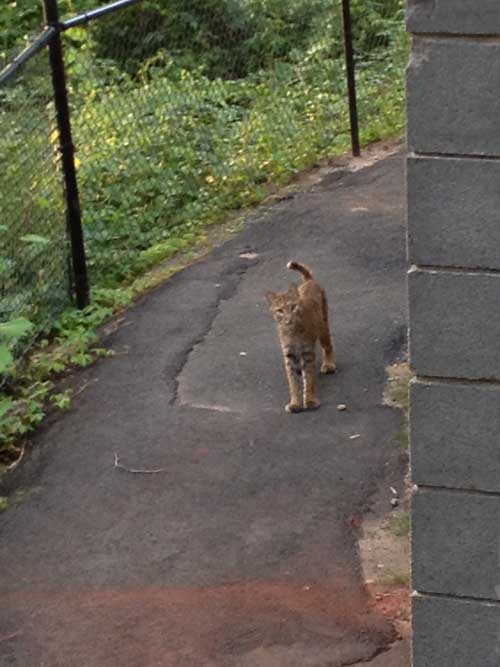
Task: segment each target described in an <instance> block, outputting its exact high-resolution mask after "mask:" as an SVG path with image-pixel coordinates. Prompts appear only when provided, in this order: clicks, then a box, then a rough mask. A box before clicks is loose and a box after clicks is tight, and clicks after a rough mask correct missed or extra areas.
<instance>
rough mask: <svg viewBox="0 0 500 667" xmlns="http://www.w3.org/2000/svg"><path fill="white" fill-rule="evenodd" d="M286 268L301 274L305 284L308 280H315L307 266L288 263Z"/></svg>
mask: <svg viewBox="0 0 500 667" xmlns="http://www.w3.org/2000/svg"><path fill="white" fill-rule="evenodd" d="M286 268H287V269H291V270H292V271H298V272H299V273H301V274H302V279H303V280H304V282H305V281H306V280H313V274H312V273H311V271H310V270H309V269H308V268H307V266H304V265H303V264H300V262H288V264H287V265H286Z"/></svg>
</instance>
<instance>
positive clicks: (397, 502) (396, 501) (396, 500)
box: [391, 498, 399, 507]
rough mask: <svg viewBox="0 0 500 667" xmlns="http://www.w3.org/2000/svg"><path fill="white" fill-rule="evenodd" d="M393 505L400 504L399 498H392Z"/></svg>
mask: <svg viewBox="0 0 500 667" xmlns="http://www.w3.org/2000/svg"><path fill="white" fill-rule="evenodd" d="M391 505H392V506H393V507H397V506H398V505H399V500H398V499H397V498H391Z"/></svg>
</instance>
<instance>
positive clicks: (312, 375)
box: [266, 262, 336, 412]
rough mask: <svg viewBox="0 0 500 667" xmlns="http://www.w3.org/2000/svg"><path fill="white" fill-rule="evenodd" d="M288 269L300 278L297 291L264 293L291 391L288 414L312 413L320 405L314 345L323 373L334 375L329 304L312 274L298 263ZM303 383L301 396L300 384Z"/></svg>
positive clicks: (293, 289)
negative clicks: (276, 331)
mask: <svg viewBox="0 0 500 667" xmlns="http://www.w3.org/2000/svg"><path fill="white" fill-rule="evenodd" d="M287 267H288V268H289V269H291V270H293V271H298V272H299V273H300V274H301V275H302V284H301V285H300V287H297V285H295V284H292V285H290V287H289V288H288V291H287V292H284V293H275V292H267V294H266V297H267V300H268V302H269V305H270V308H271V313H272V315H273V317H274V319H275V320H276V322H277V324H278V333H279V339H280V344H281V350H282V352H283V358H284V361H285V369H286V375H287V379H288V385H289V388H290V402H289V403H288V404H287V406H286V410H287V412H300V411H301V410H315V409H317V408H319V406H320V402H319V400H318V397H317V391H316V343H317V341H319V343H320V345H321V347H322V349H323V363H322V366H321V372H322V373H335V370H336V366H335V352H334V348H333V343H332V337H331V335H330V327H329V324H328V304H327V300H326V295H325V292H324V290H323V289H322V288H321V287H320V286H319V285H318V283H317V282H316V281H315V280H314V277H313V275H312V273H311V271H310V270H309V269H308V268H307V267H306V266H304V265H303V264H300V263H299V262H288V264H287ZM301 381H302V385H303V386H302V396H301V393H300V382H301Z"/></svg>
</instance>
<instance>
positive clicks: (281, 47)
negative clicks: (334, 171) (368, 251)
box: [0, 0, 402, 331]
mask: <svg viewBox="0 0 500 667" xmlns="http://www.w3.org/2000/svg"><path fill="white" fill-rule="evenodd" d="M97 1H98V0H96V2H97ZM259 2H261V3H262V2H264V0H249V2H248V3H246V2H243V1H242V0H239V1H237V2H233V3H228V2H224V0H207V1H206V2H205V1H203V2H202V1H201V0H193V2H192V3H189V4H184V5H182V2H181V0H171V2H170V4H169V7H170V5H172V7H174V8H177V10H179V11H177V13H175V12H174V13H172V12H170V13H169V12H166V11H164V8H163V6H162V3H159V2H158V1H157V0H118V1H117V2H112V3H110V4H105V5H103V6H100V7H96V8H94V9H91V10H88V11H86V12H84V13H82V14H79V15H78V16H72V17H70V18H65V17H63V18H62V19H61V17H60V16H59V9H58V0H43V5H44V9H45V18H46V28H45V29H44V30H43V32H42V33H41V34H40V35H39V36H38V37H36V38H35V39H33V40H32V42H31V43H30V44H29V46H28V47H27V48H26V49H25V50H24V51H22V52H21V53H20V54H19V55H18V56H17V57H16V58H14V59H13V60H12V62H11V63H10V64H9V65H8V66H7V67H6V68H5V69H4V70H3V71H2V72H1V73H0V123H1V125H2V127H3V128H4V129H3V133H2V136H1V137H0V164H2V165H4V167H3V169H2V170H0V210H1V215H2V219H1V220H0V321H5V320H9V319H11V318H14V317H18V316H20V315H22V316H25V317H27V318H28V319H30V320H31V321H32V322H33V323H34V324H35V330H36V331H40V330H44V329H48V328H50V326H51V324H52V323H53V321H54V319H55V317H56V316H57V315H58V314H59V313H60V312H61V311H62V310H63V309H64V308H65V307H66V306H67V305H68V304H69V303H70V302H74V303H76V305H78V306H79V307H80V308H82V307H84V306H85V305H87V304H88V302H89V292H90V287H89V280H90V285H91V286H92V287H101V288H108V287H112V288H113V287H116V286H119V285H122V284H124V283H126V282H130V281H131V280H132V279H133V278H134V276H136V275H138V274H140V273H141V272H143V271H144V270H145V269H147V268H148V267H149V266H152V265H153V264H154V263H156V262H158V261H160V260H161V259H162V258H164V257H167V256H168V255H169V254H171V253H172V252H173V251H175V250H177V249H179V248H181V247H183V246H185V245H186V244H188V243H190V242H191V241H192V240H193V238H194V237H195V236H196V234H197V233H198V229H199V223H203V224H207V223H210V222H212V221H214V220H216V219H218V218H220V217H221V214H222V212H223V211H224V210H230V209H235V208H239V207H241V206H245V205H247V204H250V203H253V202H254V201H256V200H257V199H258V198H259V196H261V193H262V191H263V190H264V189H265V187H266V184H267V183H268V182H271V181H273V182H276V181H278V182H279V181H280V180H281V179H285V178H286V177H288V176H289V174H291V173H293V172H294V171H299V170H300V169H302V168H304V167H305V166H309V165H310V164H312V163H313V162H314V161H315V160H316V159H317V158H320V157H326V156H328V155H331V154H332V153H334V152H335V151H336V150H337V149H338V147H339V146H344V144H345V141H346V138H347V137H348V136H349V131H350V140H351V145H352V150H353V153H354V154H355V155H357V154H359V150H360V148H359V147H360V138H359V131H360V129H361V131H363V127H364V124H363V121H364V120H365V119H366V118H367V117H368V115H369V114H370V113H372V111H371V109H372V108H376V106H377V101H376V96H377V95H379V94H380V93H381V91H384V90H387V86H390V85H391V83H390V80H388V79H387V77H385V74H384V71H385V70H386V69H387V68H388V67H391V66H394V67H400V66H401V63H394V62H393V60H394V54H393V52H392V51H391V48H392V46H393V45H392V41H391V40H392V37H390V35H389V33H388V26H389V27H390V22H391V21H398V20H401V24H402V17H398V16H397V12H396V9H397V7H399V6H401V4H402V3H401V0H386V3H385V6H386V7H387V8H388V9H387V10H384V11H386V15H384V11H382V10H381V9H380V7H382V6H383V5H382V4H381V3H378V2H376V0H365V2H366V7H368V6H369V7H370V11H372V12H375V14H374V16H376V20H377V21H379V23H380V25H379V26H377V29H376V30H375V31H373V30H372V31H371V32H370V25H372V24H373V20H372V18H370V21H371V23H367V22H366V21H365V22H364V21H362V20H361V19H360V17H362V14H361V13H360V12H362V11H364V9H363V7H364V5H363V3H362V1H361V0H357V2H355V0H353V2H354V4H353V5H352V8H351V2H350V0H337V2H333V3H327V1H326V0H312V1H311V2H309V3H305V2H304V3H298V4H297V9H296V12H295V13H294V11H295V10H293V11H292V9H293V7H292V9H287V10H286V11H288V12H289V14H288V15H287V17H288V18H287V20H288V21H289V23H290V26H289V33H290V34H289V35H287V39H284V38H283V35H281V33H280V25H282V24H283V16H282V15H280V14H279V12H283V11H285V10H284V9H283V7H285V6H286V5H285V4H283V5H279V3H278V4H277V5H276V7H274V5H271V3H270V4H269V6H270V7H271V8H272V7H274V9H272V11H271V9H269V12H268V14H266V16H264V18H263V12H259V11H256V8H258V3H259ZM252 3H253V4H252ZM275 4H276V3H275ZM291 5H293V3H291ZM252 7H253V9H252ZM251 9H252V11H251ZM351 10H352V11H351ZM273 11H274V12H275V15H274V14H273V13H272V12H273ZM171 15H172V16H173V15H175V21H176V23H175V24H174V23H172V20H173V19H172V18H171ZM264 19H265V20H264ZM266 21H267V22H266ZM323 24H324V27H323V28H322V25H323ZM270 26H271V27H274V26H277V27H276V29H275V30H274V32H270ZM367 26H368V27H367ZM320 28H321V30H320ZM314 30H316V31H317V32H318V31H319V32H318V34H320V33H321V38H317V40H316V42H315V43H314V44H312V43H308V42H307V39H306V37H305V36H307V34H308V31H314ZM266 31H267V32H266ZM394 48H396V47H394ZM398 48H399V47H398ZM343 52H344V54H345V61H344V60H343V55H342V54H343ZM391 58H392V61H391ZM355 67H357V68H358V71H359V72H360V78H361V82H360V86H361V98H360V100H359V104H360V114H361V122H360V123H359V122H358V114H357V102H358V100H357V96H356V89H355ZM370 68H371V69H370ZM372 71H376V72H377V76H376V77H374V76H373V75H372V74H370V77H371V78H370V85H371V86H372V88H370V94H369V96H368V95H367V94H366V92H365V91H366V90H368V89H369V86H368V85H367V84H364V83H363V81H364V78H363V77H365V79H366V76H365V72H372ZM384 77H385V78H384ZM384 87H385V88H384ZM80 199H81V201H80Z"/></svg>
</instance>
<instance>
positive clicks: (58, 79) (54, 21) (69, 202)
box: [43, 0, 89, 308]
mask: <svg viewBox="0 0 500 667" xmlns="http://www.w3.org/2000/svg"><path fill="white" fill-rule="evenodd" d="M43 4H44V8H45V20H46V22H47V25H48V26H49V27H51V28H54V30H55V33H54V35H53V37H52V39H51V40H50V42H49V57H50V67H51V71H52V85H53V88H54V101H55V107H56V115H57V125H58V128H59V149H60V151H61V160H62V170H63V175H64V190H65V198H66V219H67V225H68V232H69V237H70V241H71V256H72V266H73V275H74V281H75V296H76V304H77V306H78V308H84V307H85V306H87V305H88V303H89V284H88V276H87V261H86V257H85V245H84V240H83V230H82V217H81V210H80V198H79V194H78V182H77V178H76V167H75V149H74V146H73V139H72V134H71V121H70V111H69V103H68V91H67V88H66V72H65V66H64V57H63V46H62V40H61V32H60V24H59V8H58V5H57V0H43Z"/></svg>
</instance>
